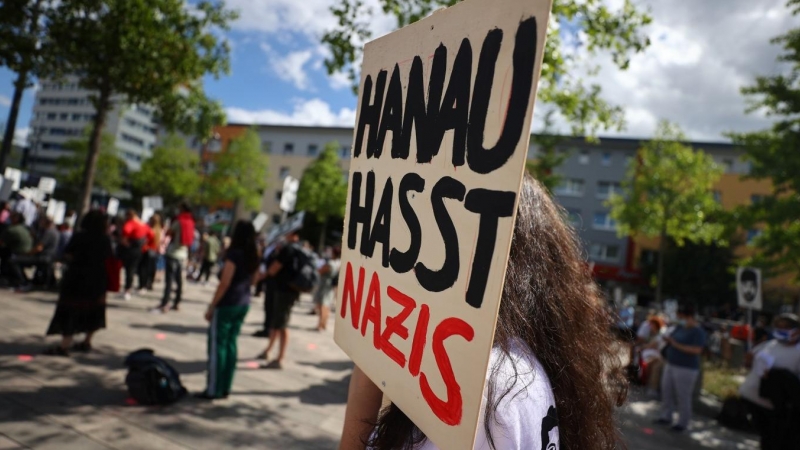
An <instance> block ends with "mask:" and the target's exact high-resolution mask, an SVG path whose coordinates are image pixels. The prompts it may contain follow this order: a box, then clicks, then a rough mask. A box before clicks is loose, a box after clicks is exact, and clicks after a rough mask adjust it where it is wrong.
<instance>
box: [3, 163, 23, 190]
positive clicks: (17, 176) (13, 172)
mask: <svg viewBox="0 0 800 450" xmlns="http://www.w3.org/2000/svg"><path fill="white" fill-rule="evenodd" d="M3 175H4V177H5V179H7V180H11V181H13V184H12V186H13V187H12V188H11V190H12V191H18V190H19V189H20V187H22V171H21V170H19V169H14V168H13V167H6V171H5V173H4V174H3Z"/></svg>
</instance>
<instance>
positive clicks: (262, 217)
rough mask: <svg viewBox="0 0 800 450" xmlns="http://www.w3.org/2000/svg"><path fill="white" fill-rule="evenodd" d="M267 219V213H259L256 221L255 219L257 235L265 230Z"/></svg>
mask: <svg viewBox="0 0 800 450" xmlns="http://www.w3.org/2000/svg"><path fill="white" fill-rule="evenodd" d="M267 219H269V216H268V215H266V214H265V213H263V212H262V213H258V215H257V216H256V218H255V219H253V228H255V230H256V233H260V232H261V229H262V228H264V225H266V223H267Z"/></svg>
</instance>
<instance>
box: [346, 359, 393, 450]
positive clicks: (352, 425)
mask: <svg viewBox="0 0 800 450" xmlns="http://www.w3.org/2000/svg"><path fill="white" fill-rule="evenodd" d="M382 399H383V394H382V393H381V390H380V389H378V386H376V385H375V383H373V382H372V380H370V379H369V377H367V375H366V374H365V373H364V372H362V371H361V369H359V368H358V366H355V367H353V375H352V376H351V377H350V388H349V390H348V392H347V409H346V410H345V414H344V428H343V430H342V440H341V441H340V442H339V450H364V449H365V448H366V445H365V443H366V442H367V440H368V439H369V437H370V434H372V425H371V424H373V423H375V421H376V420H378V413H379V412H380V409H381V401H382Z"/></svg>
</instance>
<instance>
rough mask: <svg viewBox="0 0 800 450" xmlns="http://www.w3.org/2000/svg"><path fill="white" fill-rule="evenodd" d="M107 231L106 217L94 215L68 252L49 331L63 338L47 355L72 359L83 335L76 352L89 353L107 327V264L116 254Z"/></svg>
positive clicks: (88, 216) (86, 220)
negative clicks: (77, 340)
mask: <svg viewBox="0 0 800 450" xmlns="http://www.w3.org/2000/svg"><path fill="white" fill-rule="evenodd" d="M107 231H108V221H107V219H106V216H105V214H103V213H102V212H100V211H90V212H89V213H87V214H86V215H85V216H84V217H83V220H82V221H81V229H80V231H79V232H77V233H75V235H74V236H73V237H72V239H70V241H69V243H68V244H67V248H66V249H65V250H64V260H65V261H66V263H67V270H66V272H65V273H64V275H63V277H62V279H61V287H60V292H59V296H58V302H57V303H56V311H55V314H54V315H53V319H52V320H51V321H50V326H49V327H48V329H47V335H48V336H52V335H60V336H61V343H60V344H58V345H56V346H53V347H51V348H49V349H47V350H45V354H47V355H55V356H69V351H70V349H71V348H70V347H71V346H72V339H73V337H74V336H75V335H76V334H79V333H85V334H86V337H85V338H84V339H83V341H82V342H80V343H78V344H76V345H75V346H74V347H72V349H73V350H76V351H81V352H88V351H90V350H91V349H92V337H93V336H94V334H95V332H97V330H99V329H101V328H105V326H106V290H107V287H108V272H107V271H106V260H108V259H109V258H111V257H112V254H113V253H112V250H111V240H110V238H109V236H108V234H107Z"/></svg>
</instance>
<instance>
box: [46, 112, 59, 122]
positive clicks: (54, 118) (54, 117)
mask: <svg viewBox="0 0 800 450" xmlns="http://www.w3.org/2000/svg"><path fill="white" fill-rule="evenodd" d="M57 117H58V114H56V113H47V120H56V118H57Z"/></svg>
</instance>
